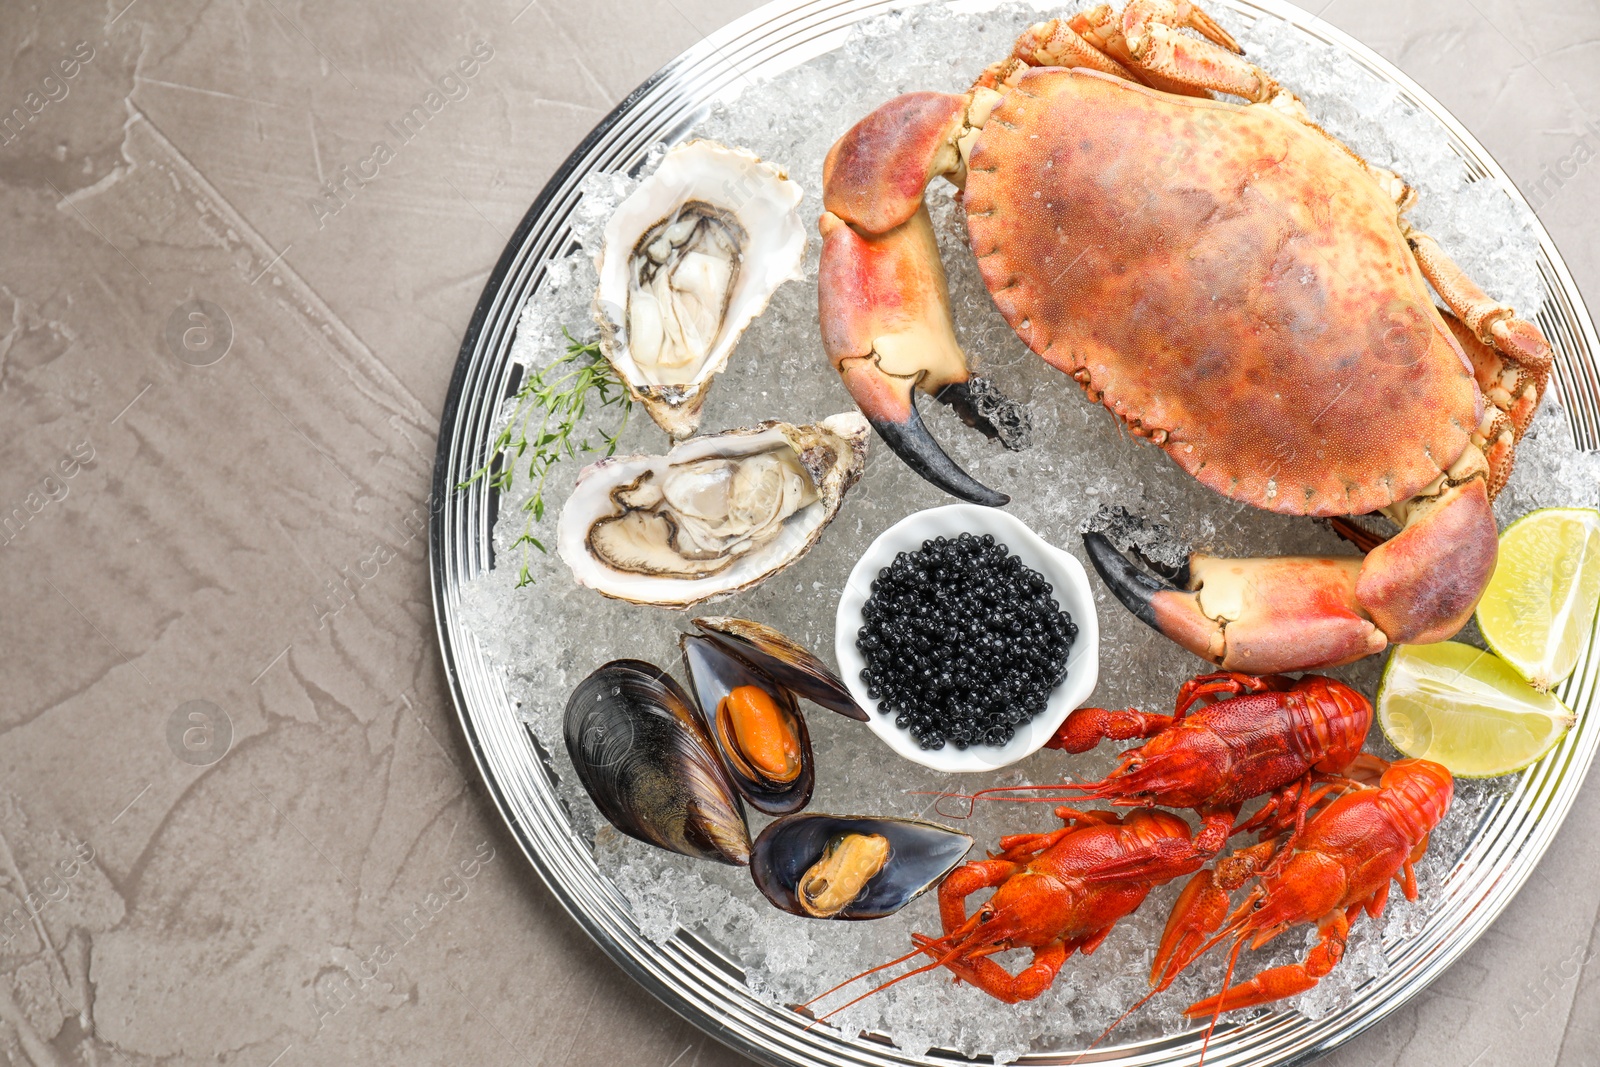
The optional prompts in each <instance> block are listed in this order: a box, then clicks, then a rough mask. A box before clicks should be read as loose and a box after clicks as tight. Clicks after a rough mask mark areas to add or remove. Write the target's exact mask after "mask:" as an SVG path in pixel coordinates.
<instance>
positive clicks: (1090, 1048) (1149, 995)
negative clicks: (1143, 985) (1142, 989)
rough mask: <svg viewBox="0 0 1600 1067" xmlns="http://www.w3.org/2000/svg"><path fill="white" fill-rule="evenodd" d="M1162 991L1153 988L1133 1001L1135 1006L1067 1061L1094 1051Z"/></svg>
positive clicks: (1076, 1060)
mask: <svg viewBox="0 0 1600 1067" xmlns="http://www.w3.org/2000/svg"><path fill="white" fill-rule="evenodd" d="M1160 992H1162V990H1160V989H1152V990H1150V992H1148V993H1146V994H1145V995H1144V996H1142V997H1140V998H1139V999H1138V1000H1136V1001H1134V1002H1133V1007H1131V1008H1129V1009H1128V1010H1127V1011H1125V1012H1123V1013H1122V1014H1121V1015H1119V1016H1117V1017H1116V1018H1115V1019H1113V1020H1111V1025H1110V1026H1108V1027H1106V1028H1105V1029H1104V1030H1102V1031H1100V1036H1099V1037H1097V1038H1095V1039H1094V1040H1093V1041H1091V1042H1089V1043H1088V1044H1087V1045H1085V1046H1084V1049H1083V1051H1082V1052H1080V1053H1078V1054H1077V1055H1076V1056H1074V1057H1072V1059H1070V1060H1068V1061H1067V1062H1068V1063H1069V1064H1071V1063H1077V1062H1078V1061H1079V1060H1081V1059H1083V1058H1084V1057H1085V1056H1087V1055H1088V1054H1089V1053H1090V1052H1092V1051H1093V1050H1094V1047H1095V1046H1096V1045H1098V1044H1099V1043H1100V1042H1102V1041H1104V1040H1105V1039H1106V1038H1108V1037H1110V1036H1111V1031H1113V1030H1115V1029H1116V1028H1117V1027H1119V1026H1121V1025H1122V1024H1123V1023H1124V1022H1126V1021H1127V1018H1128V1016H1130V1015H1132V1014H1133V1013H1134V1012H1136V1011H1138V1010H1139V1009H1140V1008H1142V1007H1144V1006H1145V1005H1146V1004H1148V1003H1150V998H1152V997H1154V996H1155V995H1156V994H1158V993H1160Z"/></svg>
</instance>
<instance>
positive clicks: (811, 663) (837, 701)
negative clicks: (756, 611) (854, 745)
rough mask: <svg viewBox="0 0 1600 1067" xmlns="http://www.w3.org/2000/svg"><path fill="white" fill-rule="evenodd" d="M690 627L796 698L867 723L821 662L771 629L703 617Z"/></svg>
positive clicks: (745, 621) (716, 616)
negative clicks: (764, 674) (778, 683)
mask: <svg viewBox="0 0 1600 1067" xmlns="http://www.w3.org/2000/svg"><path fill="white" fill-rule="evenodd" d="M694 624H695V626H696V628H698V629H699V630H700V632H701V633H703V634H705V635H706V636H707V637H709V638H711V639H712V640H713V641H715V642H717V643H718V644H719V645H721V646H722V647H723V648H725V649H727V650H728V651H729V652H732V653H733V654H734V655H735V656H738V657H740V658H741V659H744V660H747V661H748V662H750V663H753V664H755V665H756V666H757V667H759V668H761V669H762V670H764V671H766V672H767V673H768V674H770V675H772V677H773V678H775V679H777V680H778V681H779V682H780V683H782V684H783V685H784V686H785V687H786V688H788V689H789V690H790V691H791V692H792V693H794V694H795V695H796V696H801V697H805V698H806V699H807V700H809V701H811V702H812V703H814V704H820V705H822V706H823V707H825V708H827V709H828V710H830V711H837V712H838V713H839V714H840V715H843V716H845V717H846V718H850V719H855V720H856V721H857V722H866V721H867V713H866V712H865V711H862V710H861V705H859V704H857V703H856V701H855V698H854V697H852V696H851V695H850V690H848V689H846V688H845V685H844V683H843V682H841V681H840V680H839V679H838V677H837V676H836V675H835V674H834V673H833V672H832V671H830V670H828V668H827V667H826V666H824V665H823V662H822V661H821V660H819V659H818V658H817V657H816V656H813V655H812V654H811V653H810V652H807V651H806V650H805V649H804V648H802V647H801V646H800V645H798V644H796V643H795V642H793V641H791V640H790V639H789V638H787V637H785V636H784V635H783V634H780V633H779V632H778V631H776V630H774V629H773V628H772V627H770V626H763V625H762V624H761V623H759V622H751V621H750V620H749V619H734V618H729V617H727V616H723V615H709V616H704V617H702V618H698V619H695V620H694Z"/></svg>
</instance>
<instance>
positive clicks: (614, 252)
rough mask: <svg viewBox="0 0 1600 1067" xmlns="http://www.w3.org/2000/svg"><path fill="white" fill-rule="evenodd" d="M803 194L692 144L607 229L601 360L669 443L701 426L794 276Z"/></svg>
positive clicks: (721, 152)
mask: <svg viewBox="0 0 1600 1067" xmlns="http://www.w3.org/2000/svg"><path fill="white" fill-rule="evenodd" d="M802 195H803V194H802V192H801V189H800V187H799V186H798V185H796V184H795V183H794V182H792V181H790V180H789V179H788V178H787V177H785V176H784V173H783V171H781V170H779V169H778V168H777V167H775V166H773V165H772V164H770V163H764V162H762V161H761V159H760V158H759V157H757V156H754V155H752V154H751V153H749V152H746V151H744V150H743V149H739V148H727V147H724V146H723V145H719V144H717V143H715V142H714V141H690V142H688V143H687V144H681V145H677V146H676V147H674V148H672V149H671V150H669V151H668V152H667V154H666V156H665V157H664V158H663V159H662V161H661V165H660V166H659V167H658V168H657V169H656V171H655V173H653V174H651V175H650V176H649V177H648V178H646V179H644V181H642V182H640V183H639V187H638V188H637V189H635V190H634V191H633V193H632V194H631V195H630V196H629V197H628V198H627V199H626V200H624V201H623V202H622V203H621V204H620V205H619V206H618V207H617V210H616V212H615V213H613V214H612V216H611V218H610V220H609V221H608V222H607V223H606V227H605V233H604V235H603V237H602V242H601V249H600V254H599V255H598V256H597V257H596V262H595V268H596V270H597V271H598V273H599V275H600V285H599V288H598V289H597V290H596V292H595V305H594V315H595V321H596V322H597V323H599V325H600V346H601V350H602V351H603V352H604V353H605V357H606V360H607V361H608V362H609V363H610V364H611V366H612V369H614V370H615V371H616V373H617V377H618V378H620V379H621V380H622V381H623V382H624V383H625V384H626V385H627V387H628V390H629V392H630V393H631V394H632V395H633V397H634V399H636V400H638V401H639V402H640V403H641V404H643V405H644V408H645V410H646V411H648V412H649V413H650V417H651V418H653V419H654V420H655V421H656V423H657V424H658V425H659V426H660V427H661V428H662V429H663V430H665V431H667V433H668V434H670V435H671V436H672V437H673V438H674V439H675V440H681V439H682V438H685V437H688V436H690V435H691V434H693V433H694V431H695V429H696V427H698V426H699V424H700V408H701V406H702V405H703V404H704V403H705V391H706V389H707V388H708V387H709V386H710V384H711V379H712V378H714V377H715V376H716V375H717V374H718V373H720V372H721V371H722V368H723V367H724V366H725V365H726V364H727V361H728V356H729V354H731V353H732V351H733V348H734V345H735V344H737V342H738V340H739V335H740V334H741V333H742V332H744V328H745V327H746V326H748V325H749V324H750V322H751V321H752V320H753V319H754V318H755V317H756V316H757V315H759V314H761V312H762V311H763V310H765V308H766V306H767V301H768V300H770V299H771V297H772V294H773V293H774V292H775V291H776V290H777V288H778V286H780V285H782V284H783V283H784V282H785V281H789V280H791V279H794V280H798V279H799V278H800V277H801V265H802V263H803V262H804V260H805V251H806V231H805V226H804V224H803V223H802V222H801V221H800V213H799V205H800V200H801V197H802Z"/></svg>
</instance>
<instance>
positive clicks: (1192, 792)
mask: <svg viewBox="0 0 1600 1067" xmlns="http://www.w3.org/2000/svg"><path fill="white" fill-rule="evenodd" d="M1371 725H1372V705H1371V703H1369V702H1368V701H1367V698H1366V697H1364V696H1362V695H1361V694H1360V693H1358V692H1356V691H1355V690H1354V689H1351V688H1350V687H1349V686H1347V685H1345V684H1344V683H1343V682H1336V681H1334V680H1333V679H1331V678H1324V677H1322V676H1321V675H1314V674H1313V675H1307V676H1306V677H1304V678H1301V679H1300V680H1298V681H1295V680H1293V679H1290V678H1285V677H1283V676H1282V675H1267V676H1265V677H1261V678H1257V677H1255V676H1253V675H1249V674H1239V673H1237V672H1233V671H1220V672H1217V673H1215V674H1204V675H1201V676H1200V677H1198V678H1191V679H1190V680H1189V681H1187V682H1185V683H1184V684H1183V686H1182V687H1181V688H1180V689H1179V690H1178V700H1177V706H1176V708H1175V710H1174V711H1173V713H1172V714H1171V715H1155V714H1150V713H1146V712H1142V711H1138V710H1137V709H1134V708H1127V709H1123V710H1112V709H1109V708H1079V709H1077V710H1076V711H1074V712H1073V713H1072V714H1071V715H1069V716H1067V720H1066V722H1064V723H1063V724H1062V725H1061V728H1060V729H1059V730H1057V731H1056V734H1055V736H1054V737H1053V738H1051V739H1050V741H1049V742H1047V747H1049V748H1058V749H1063V750H1065V751H1067V752H1087V751H1089V750H1090V749H1091V748H1094V747H1095V746H1096V745H1097V744H1099V743H1100V742H1101V741H1102V740H1108V739H1109V740H1113V741H1126V740H1130V739H1132V738H1148V740H1147V741H1145V743H1144V744H1142V745H1136V746H1135V747H1133V748H1130V749H1128V750H1127V751H1125V752H1123V753H1122V756H1121V758H1120V760H1119V761H1118V764H1117V767H1116V769H1115V770H1113V771H1112V772H1111V773H1110V774H1108V775H1106V776H1105V777H1104V778H1102V779H1100V780H1099V781H1098V782H1083V783H1068V784H1064V785H1024V786H1000V787H997V788H994V789H985V790H982V791H981V792H978V793H975V794H973V799H979V798H985V797H998V796H1000V795H1002V794H1008V793H1016V792H1025V791H1034V790H1042V791H1050V792H1070V793H1073V794H1075V796H1076V798H1078V799H1084V800H1105V801H1109V802H1110V803H1111V804H1112V805H1114V806H1117V807H1152V806H1155V805H1160V806H1162V807H1167V808H1190V809H1193V810H1194V811H1196V812H1197V813H1198V814H1199V815H1200V819H1201V826H1200V830H1199V832H1198V833H1196V834H1195V835H1194V837H1193V839H1190V838H1188V837H1184V838H1183V839H1181V840H1180V839H1177V838H1166V839H1163V840H1161V841H1155V842H1151V844H1150V845H1149V846H1148V847H1147V848H1145V849H1143V850H1139V851H1136V852H1134V853H1131V854H1129V855H1127V856H1124V857H1123V858H1121V859H1120V860H1118V861H1116V862H1115V863H1108V864H1107V865H1106V867H1105V868H1104V869H1102V870H1101V871H1100V872H1099V873H1101V874H1104V875H1110V876H1122V877H1132V878H1163V879H1170V878H1176V877H1179V876H1182V875H1185V874H1190V873H1193V872H1194V871H1196V870H1198V869H1199V868H1201V867H1203V866H1204V865H1205V864H1206V863H1207V862H1208V861H1209V860H1211V859H1212V858H1214V857H1215V856H1216V855H1217V854H1218V853H1219V852H1221V851H1222V848H1223V846H1224V845H1225V844H1227V841H1228V838H1229V836H1230V835H1232V834H1234V833H1238V832H1243V831H1246V830H1251V829H1256V828H1258V827H1260V826H1263V825H1266V824H1267V823H1268V822H1270V821H1271V820H1273V819H1276V818H1278V817H1280V816H1284V815H1290V814H1292V815H1293V817H1294V818H1295V819H1296V820H1297V824H1298V823H1299V822H1301V821H1303V820H1304V817H1305V811H1306V807H1307V805H1308V803H1309V801H1310V798H1311V796H1312V790H1313V788H1314V787H1315V784H1316V781H1317V779H1318V778H1319V777H1326V776H1330V775H1339V774H1342V773H1343V772H1344V771H1345V770H1346V769H1347V768H1348V767H1349V766H1350V765H1351V763H1352V762H1353V761H1354V760H1355V759H1356V757H1357V756H1358V755H1360V753H1361V746H1362V745H1363V744H1364V743H1365V742H1366V738H1367V729H1368V728H1369V727H1370V726H1371ZM1262 795H1268V797H1269V799H1268V801H1267V803H1266V806H1264V807H1263V808H1262V809H1261V810H1260V811H1259V812H1257V813H1256V814H1255V815H1254V816H1252V817H1251V819H1250V820H1249V821H1248V822H1246V823H1245V824H1243V825H1239V824H1238V817H1239V809H1240V807H1241V806H1242V805H1243V804H1244V803H1245V801H1247V800H1251V799H1253V798H1255V797H1258V796H1262ZM1006 799H1017V798H1014V797H1008V798H1006ZM1027 799H1038V800H1046V801H1050V802H1054V798H1049V797H1042V798H1027Z"/></svg>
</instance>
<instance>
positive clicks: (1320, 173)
mask: <svg viewBox="0 0 1600 1067" xmlns="http://www.w3.org/2000/svg"><path fill="white" fill-rule="evenodd" d="M964 203H965V206H966V209H967V225H968V232H969V235H970V237H971V242H972V249H973V252H974V253H975V254H976V256H977V257H978V263H979V266H980V268H981V270H982V273H983V278H984V281H985V283H986V285H987V286H988V289H989V291H990V293H991V294H992V296H993V297H994V300H995V303H996V305H997V306H998V307H999V309H1000V311H1001V313H1002V314H1003V315H1004V316H1005V318H1006V320H1007V321H1008V322H1009V323H1010V324H1011V326H1012V327H1013V328H1014V329H1015V330H1016V331H1017V333H1018V335H1019V336H1020V337H1021V338H1022V339H1023V341H1024V342H1026V343H1027V345H1028V346H1029V347H1030V348H1032V349H1033V350H1034V351H1035V352H1037V353H1038V354H1039V355H1040V356H1042V357H1044V359H1045V360H1047V361H1048V362H1050V363H1051V364H1052V365H1054V366H1055V367H1057V368H1059V369H1060V370H1062V371H1064V372H1066V373H1068V374H1071V375H1073V377H1074V378H1076V379H1077V380H1078V381H1079V382H1080V383H1082V384H1083V386H1084V388H1085V390H1086V391H1087V392H1088V394H1089V396H1090V397H1091V398H1092V399H1098V400H1100V401H1101V402H1103V403H1104V404H1105V406H1106V407H1107V408H1109V409H1110V410H1111V411H1112V412H1114V413H1115V414H1117V415H1118V416H1119V417H1121V418H1122V419H1123V420H1124V421H1125V422H1126V423H1127V424H1128V425H1129V426H1130V428H1131V429H1132V430H1133V431H1134V432H1135V433H1137V434H1140V435H1141V436H1145V437H1148V438H1149V439H1150V440H1152V441H1154V442H1155V443H1156V444H1158V445H1160V446H1161V447H1162V448H1163V449H1165V450H1166V452H1167V453H1168V454H1169V455H1170V456H1172V458H1173V459H1174V460H1176V461H1177V462H1178V464H1179V465H1180V466H1182V467H1183V468H1184V470H1186V471H1188V472H1189V473H1190V474H1191V475H1193V476H1194V477H1195V478H1197V479H1198V480H1199V481H1201V482H1202V483H1204V484H1205V485H1207V486H1210V487H1211V488H1212V489H1215V490H1217V491H1218V492H1220V493H1223V494H1224V495H1226V496H1229V497H1232V498H1233V499H1236V500H1241V501H1246V502H1248V503H1250V504H1254V505H1256V506H1258V507H1262V508H1267V509H1269V510H1272V511H1278V512H1285V513H1290V514H1299V515H1350V514H1361V513H1364V512H1369V511H1374V510H1376V509H1378V508H1381V507H1384V506H1386V505H1389V504H1392V503H1394V502H1395V501H1400V500H1405V499H1407V498H1408V497H1410V496H1412V495H1413V494H1415V493H1417V492H1418V491H1419V490H1421V489H1423V488H1424V487H1425V486H1427V485H1429V483H1431V482H1433V481H1434V480H1435V479H1436V478H1438V477H1439V475H1440V472H1441V471H1442V470H1444V469H1445V468H1447V467H1449V466H1450V464H1451V463H1452V462H1454V461H1455V460H1456V459H1457V457H1459V456H1461V455H1462V453H1463V451H1464V450H1465V449H1466V448H1467V446H1468V444H1469V442H1470V440H1471V434H1472V432H1473V430H1474V428H1476V427H1477V426H1478V424H1479V420H1480V418H1481V416H1482V413H1483V409H1482V403H1483V401H1482V397H1481V396H1480V394H1479V393H1478V390H1477V388H1476V386H1475V383H1474V380H1473V371H1472V365H1471V363H1470V362H1469V361H1468V360H1467V358H1466V357H1465V356H1464V355H1463V353H1462V350H1461V348H1460V346H1459V345H1458V344H1457V343H1456V340H1455V338H1454V337H1453V336H1452V334H1451V332H1450V330H1449V328H1448V327H1447V326H1446V325H1445V323H1444V320H1443V319H1442V318H1441V317H1440V315H1439V313H1438V311H1437V310H1436V309H1435V307H1434V304H1433V300H1432V298H1431V297H1430V295H1429V291H1428V285H1427V282H1426V280H1425V279H1424V277H1423V275H1422V272H1421V270H1420V269H1419V267H1418V266H1417V262H1416V258H1415V257H1414V256H1413V255H1412V253H1411V250H1410V249H1409V248H1408V246H1407V243H1406V239H1405V236H1404V234H1403V233H1402V232H1401V229H1400V225H1399V221H1398V214H1397V210H1396V205H1395V202H1394V201H1393V200H1392V199H1390V198H1389V197H1388V196H1387V195H1386V194H1385V192H1384V191H1383V189H1382V188H1380V186H1379V185H1378V184H1377V183H1376V182H1374V181H1373V180H1372V178H1371V177H1370V176H1369V175H1368V174H1367V173H1366V171H1365V170H1363V168H1362V166H1361V165H1360V163H1359V162H1358V161H1357V160H1356V159H1355V157H1353V156H1352V155H1350V154H1349V153H1348V152H1347V151H1345V150H1343V149H1342V148H1341V147H1340V146H1338V145H1337V144H1335V143H1333V142H1332V141H1330V140H1329V139H1328V138H1326V137H1322V136H1319V135H1318V134H1317V133H1316V132H1315V131H1313V130H1310V129H1308V128H1306V127H1305V126H1304V125H1303V124H1302V123H1300V122H1297V121H1296V120H1294V119H1292V118H1289V117H1286V116H1284V115H1283V114H1281V113H1279V112H1278V111H1277V110H1276V109H1274V108H1273V107H1271V106H1268V105H1248V106H1240V105H1236V104H1232V103H1226V102H1221V101H1213V100H1200V99H1193V98H1183V97H1175V96H1171V95H1167V94H1163V93H1159V92H1155V91H1152V90H1150V89H1146V88H1144V87H1142V86H1138V85H1134V84H1132V83H1130V82H1127V81H1124V80H1121V79H1118V78H1113V77H1110V76H1107V75H1103V74H1098V73H1095V72H1093V71H1088V70H1083V69H1077V70H1070V71H1069V70H1060V69H1034V70H1030V71H1028V72H1027V73H1026V74H1024V75H1023V76H1022V78H1021V79H1020V81H1019V82H1018V84H1017V86H1016V89H1015V91H1014V92H1009V93H1007V94H1005V98H1004V100H1003V102H1001V103H1000V104H999V106H997V107H996V108H995V110H994V113H993V116H992V118H991V119H990V121H989V122H988V124H987V125H985V127H984V128H983V131H982V133H981V134H980V135H979V137H978V139H977V141H976V143H975V145H974V147H973V149H972V154H971V158H970V162H969V166H968V173H967V182H966V190H965V193H964Z"/></svg>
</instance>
